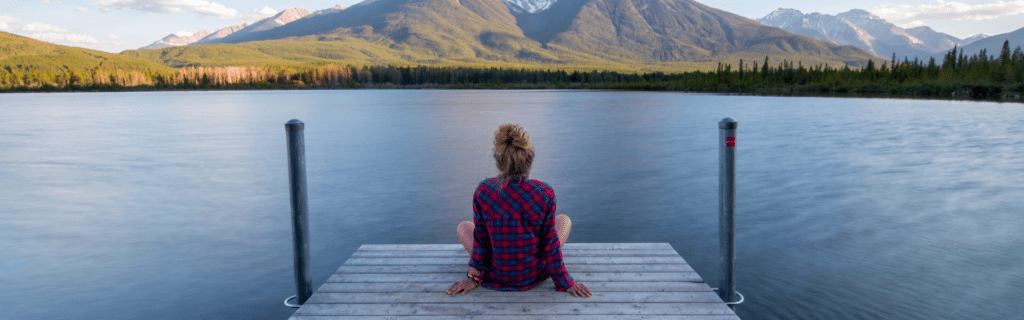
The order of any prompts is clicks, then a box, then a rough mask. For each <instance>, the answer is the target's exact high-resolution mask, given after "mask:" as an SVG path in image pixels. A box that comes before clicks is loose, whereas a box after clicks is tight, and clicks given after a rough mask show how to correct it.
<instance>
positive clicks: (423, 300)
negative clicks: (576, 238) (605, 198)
mask: <svg viewBox="0 0 1024 320" xmlns="http://www.w3.org/2000/svg"><path fill="white" fill-rule="evenodd" d="M562 251H563V259H564V262H565V265H566V269H567V270H568V271H569V273H570V274H571V275H572V276H573V278H574V279H575V280H576V281H580V282H583V283H584V284H586V285H587V287H588V288H590V289H591V291H592V292H593V293H594V295H593V296H592V297H590V298H576V297H573V296H572V295H570V294H568V293H565V292H557V291H555V288H554V284H552V283H551V281H550V280H548V281H545V282H544V283H541V284H540V285H538V286H537V287H535V288H534V289H533V290H530V291H526V292H499V291H492V290H488V289H483V288H477V289H476V290H473V291H471V292H469V293H468V294H466V295H456V296H449V295H447V294H445V291H446V290H447V289H448V287H449V286H451V284H452V283H454V282H456V281H459V280H462V279H465V274H466V271H467V270H468V267H467V266H466V265H467V263H468V262H469V254H467V253H466V251H465V250H463V249H462V246H461V245H458V244H426V245H416V244H388V245H385V244H374V245H363V246H361V247H360V248H359V250H357V251H356V252H355V253H354V254H353V255H352V257H351V258H349V259H348V261H346V262H345V263H344V264H343V265H342V266H341V267H340V268H338V271H337V272H336V273H335V274H334V275H332V276H331V277H330V278H329V279H328V280H327V282H326V283H324V284H323V285H322V286H321V287H320V288H319V290H317V292H316V293H314V294H313V296H312V297H310V299H309V300H308V301H306V303H305V304H304V305H303V306H302V307H301V308H299V309H298V310H297V311H296V312H295V314H294V315H293V316H292V317H291V319H293V320H302V319H458V318H463V319H505V320H511V319H701V320H712V319H713V320H725V319H730V320H735V319H739V318H738V317H736V315H735V313H734V312H733V311H732V310H731V309H729V307H727V306H726V305H725V304H724V303H723V302H722V300H721V299H719V298H718V295H717V294H715V293H714V292H713V291H712V290H711V288H710V287H708V286H707V285H706V284H704V281H703V280H702V279H701V278H700V276H699V275H698V274H697V273H695V272H694V271H693V269H692V268H690V266H689V265H688V264H687V263H686V261H685V260H683V258H682V257H681V256H679V253H677V252H676V251H675V250H674V249H673V248H672V246H671V245H669V244H667V243H568V244H566V245H565V246H564V247H563V248H562Z"/></svg>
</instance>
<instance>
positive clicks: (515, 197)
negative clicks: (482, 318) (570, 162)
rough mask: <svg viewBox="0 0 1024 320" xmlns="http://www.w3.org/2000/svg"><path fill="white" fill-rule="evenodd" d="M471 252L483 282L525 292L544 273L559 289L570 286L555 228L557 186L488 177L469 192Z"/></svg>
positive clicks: (473, 263)
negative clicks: (471, 210)
mask: <svg viewBox="0 0 1024 320" xmlns="http://www.w3.org/2000/svg"><path fill="white" fill-rule="evenodd" d="M473 224H474V225H475V229H474V231H473V254H472V255H470V262H469V266H470V267H473V268H476V269H477V270H481V271H482V272H483V282H482V283H481V284H480V285H481V286H483V287H485V288H488V289H493V290H501V291H526V290H530V289H531V288H533V287H534V286H536V285H537V284H538V283H540V282H541V281H544V280H545V279H547V278H549V277H550V278H551V280H552V281H553V282H554V283H555V288H556V289H557V290H558V291H565V290H566V289H569V287H572V286H573V280H572V277H571V276H569V273H568V272H566V271H565V265H563V264H562V251H561V249H559V247H560V246H561V245H560V244H559V242H558V236H557V234H556V233H555V191H554V190H552V189H551V186H549V185H548V184H547V183H544V182H540V181H537V180H529V179H525V178H513V179H512V180H511V181H509V182H508V184H506V185H505V186H501V182H500V181H499V180H498V179H497V178H489V179H486V180H484V181H482V182H480V185H479V186H478V187H477V188H476V192H475V193H474V194H473Z"/></svg>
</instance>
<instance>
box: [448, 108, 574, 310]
mask: <svg viewBox="0 0 1024 320" xmlns="http://www.w3.org/2000/svg"><path fill="white" fill-rule="evenodd" d="M494 160H495V161H496V162H497V166H498V170H499V171H500V173H499V174H498V176H497V177H494V178H488V179H486V180H484V181H482V182H480V185H479V186H477V188H476V192H475V193H474V194H473V222H469V221H463V222H462V223H460V224H459V227H458V229H457V234H458V236H459V241H461V242H462V246H463V247H465V249H466V251H467V252H469V254H470V262H469V274H467V277H468V278H469V280H462V281H459V282H456V283H455V284H453V285H452V286H451V288H449V289H448V294H458V293H462V294H466V293H467V292H469V291H470V290H473V289H475V288H476V287H477V286H483V287H485V288H488V289H493V290H501V291H526V290H530V289H531V288H533V287H534V286H536V285H537V284H539V283H540V282H542V281H544V280H546V279H548V278H551V280H552V282H554V284H555V289H557V290H558V291H568V292H569V293H571V294H572V295H573V296H576V297H584V298H586V297H590V295H591V293H590V290H589V289H587V287H586V286H585V285H583V284H582V283H579V282H574V281H573V279H572V277H571V276H570V275H569V273H568V272H566V271H565V265H563V264H562V251H561V248H562V245H564V244H565V239H566V238H568V237H569V230H570V228H571V222H570V220H569V217H567V216H565V215H558V216H555V191H554V190H552V189H551V186H549V185H548V184H547V183H544V182H541V181H537V180H531V179H528V176H529V174H530V166H531V165H532V164H533V145H532V144H531V143H530V136H529V135H528V134H526V131H525V130H523V127H521V126H519V125H515V124H509V123H506V124H502V125H501V126H499V127H498V131H495V132H494Z"/></svg>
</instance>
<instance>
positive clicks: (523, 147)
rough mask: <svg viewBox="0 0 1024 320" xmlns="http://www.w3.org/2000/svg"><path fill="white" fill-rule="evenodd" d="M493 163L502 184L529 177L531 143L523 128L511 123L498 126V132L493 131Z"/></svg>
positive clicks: (531, 157)
mask: <svg viewBox="0 0 1024 320" xmlns="http://www.w3.org/2000/svg"><path fill="white" fill-rule="evenodd" d="M494 161H495V165H496V166H497V167H498V171H499V174H498V177H499V179H500V180H501V182H502V183H507V182H508V181H509V180H511V179H512V178H516V177H523V178H526V176H528V175H530V167H531V166H532V165H533V143H532V142H530V135H529V134H527V133H526V130H523V127H521V126H519V125H518V124H511V123H504V124H502V125H500V126H498V130H497V131H494Z"/></svg>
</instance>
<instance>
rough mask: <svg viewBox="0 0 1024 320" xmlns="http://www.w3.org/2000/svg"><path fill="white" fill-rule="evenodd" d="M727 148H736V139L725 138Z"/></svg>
mask: <svg viewBox="0 0 1024 320" xmlns="http://www.w3.org/2000/svg"><path fill="white" fill-rule="evenodd" d="M725 146H726V147H735V146H736V137H726V138H725Z"/></svg>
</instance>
